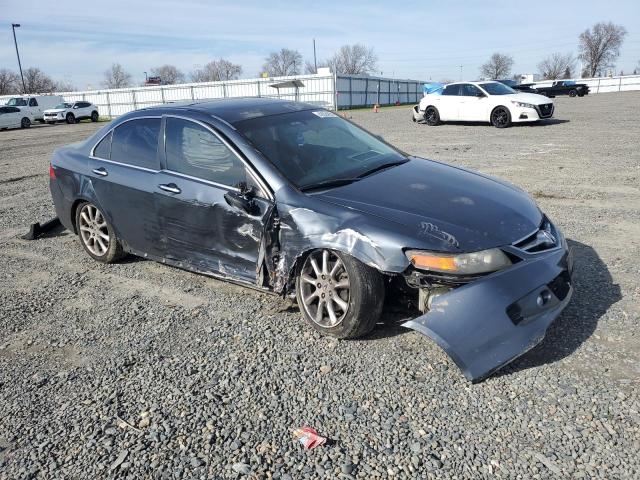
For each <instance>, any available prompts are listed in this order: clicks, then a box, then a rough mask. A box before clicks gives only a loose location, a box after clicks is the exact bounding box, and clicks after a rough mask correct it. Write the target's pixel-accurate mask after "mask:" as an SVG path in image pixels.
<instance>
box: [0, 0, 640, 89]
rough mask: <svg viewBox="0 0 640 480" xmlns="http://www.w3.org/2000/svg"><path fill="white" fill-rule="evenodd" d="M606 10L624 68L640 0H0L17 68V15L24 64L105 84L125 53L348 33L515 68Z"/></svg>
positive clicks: (141, 60) (136, 66)
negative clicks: (501, 59)
mask: <svg viewBox="0 0 640 480" xmlns="http://www.w3.org/2000/svg"><path fill="white" fill-rule="evenodd" d="M598 21H613V22H615V23H618V24H622V25H624V26H625V27H626V28H627V30H628V35H627V38H626V41H625V44H624V46H623V49H622V51H621V55H620V58H619V59H618V62H617V66H616V68H617V70H621V69H622V70H624V71H625V72H631V71H632V70H633V69H634V68H636V67H638V66H639V63H638V62H639V61H640V1H639V0H621V1H608V2H605V1H602V0H598V1H597V2H595V1H590V0H581V1H572V0H560V1H546V0H536V1H529V2H527V1H517V0H515V1H513V0H511V1H491V0H485V1H482V2H479V1H478V2H476V1H459V2H447V1H440V2H431V1H398V0H396V1H392V0H387V1H386V2H376V1H374V0H368V1H359V0H357V1H347V0H341V1H337V0H323V1H313V2H311V1H305V0H298V1H297V2H285V1H280V0H270V1H268V2H267V1H254V0H248V1H241V0H236V1H226V0H219V1H204V0H184V1H176V0H147V1H135V0H127V1H125V0H109V2H96V1H91V0H82V1H76V0H68V1H67V0H56V1H47V0H41V1H34V0H0V68H2V67H8V68H11V69H14V70H16V71H17V62H16V57H15V50H14V46H13V38H12V36H11V23H12V22H15V23H20V24H22V27H21V28H19V29H18V30H17V35H18V42H19V47H20V55H21V59H22V65H23V67H24V68H26V67H29V66H37V67H40V68H41V69H42V70H44V71H45V72H46V73H48V74H49V75H51V76H52V77H53V78H54V79H55V80H66V81H69V82H71V83H72V84H74V85H75V86H76V87H78V88H80V89H84V88H87V87H92V88H99V87H100V82H101V81H102V72H104V70H106V69H107V68H108V67H109V66H110V65H111V64H112V63H113V62H119V63H121V64H122V65H123V66H124V67H125V68H126V69H127V70H128V71H130V73H132V75H133V76H134V80H135V81H136V82H140V81H142V80H144V73H143V72H144V71H149V70H150V69H151V68H152V67H154V66H158V65H162V64H164V63H171V64H174V65H176V66H177V67H179V68H180V69H181V70H182V71H184V72H185V73H188V72H189V71H191V70H193V69H194V68H195V67H197V66H201V65H203V64H205V63H207V62H208V61H210V60H212V59H216V58H220V57H224V58H228V59H230V60H232V61H234V62H236V63H239V64H241V65H242V66H243V68H244V73H243V76H245V77H253V76H256V75H257V73H258V72H259V71H260V67H261V65H262V64H263V62H264V58H265V57H266V56H267V55H268V54H269V52H271V51H274V50H278V49H280V48H282V47H287V48H292V49H296V50H299V51H300V52H301V53H302V55H303V56H304V58H305V59H308V60H312V58H313V47H312V39H313V38H314V37H315V38H316V42H317V49H318V58H319V59H320V60H321V59H323V58H325V57H329V56H331V55H332V54H333V52H334V51H335V50H336V49H337V48H339V47H340V46H341V45H343V44H347V43H356V42H359V43H363V44H365V45H368V46H373V47H374V48H375V50H376V52H377V54H378V57H379V61H378V70H379V71H380V72H382V73H383V74H384V75H388V76H391V75H393V76H395V77H398V78H412V79H419V80H429V79H432V80H441V79H444V78H449V79H455V80H457V79H459V78H460V65H462V66H463V67H462V75H463V77H464V78H465V79H473V78H476V77H477V76H478V71H479V67H480V65H481V64H482V63H483V62H484V61H486V59H487V58H488V57H489V56H490V55H491V53H493V52H495V51H499V52H503V53H508V54H510V55H512V56H513V57H514V59H515V65H514V68H513V70H514V71H513V73H531V72H534V71H536V65H537V64H538V62H539V61H540V60H541V59H542V58H543V57H544V56H545V55H547V54H550V53H552V52H555V51H559V52H563V53H564V52H574V54H577V43H578V35H579V34H580V32H581V31H583V30H584V29H586V28H587V27H589V26H591V25H592V24H594V23H596V22H598Z"/></svg>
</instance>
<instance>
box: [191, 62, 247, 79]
mask: <svg viewBox="0 0 640 480" xmlns="http://www.w3.org/2000/svg"><path fill="white" fill-rule="evenodd" d="M241 74H242V67H241V66H240V65H237V64H235V63H232V62H230V61H229V60H225V59H224V58H221V59H220V60H214V61H212V62H209V63H207V64H206V65H205V66H204V67H202V68H198V69H196V70H194V71H193V72H191V74H190V77H191V80H192V81H194V82H218V81H221V80H235V79H237V78H238V77H239V76H240V75H241Z"/></svg>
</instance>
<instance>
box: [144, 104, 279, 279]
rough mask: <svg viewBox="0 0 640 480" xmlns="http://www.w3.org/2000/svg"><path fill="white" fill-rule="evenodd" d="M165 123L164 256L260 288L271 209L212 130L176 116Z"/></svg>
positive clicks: (160, 195) (160, 207)
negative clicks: (262, 252)
mask: <svg viewBox="0 0 640 480" xmlns="http://www.w3.org/2000/svg"><path fill="white" fill-rule="evenodd" d="M164 124H165V127H164V128H165V130H164V131H165V136H164V137H165V146H164V147H165V148H164V169H163V170H162V171H161V172H159V176H158V184H157V186H156V206H157V212H158V220H159V222H160V229H161V231H162V240H161V249H162V251H163V257H164V258H166V259H167V260H168V261H170V262H171V263H173V264H177V265H178V266H184V267H187V268H189V269H191V270H195V271H198V272H201V273H205V274H213V275H217V276H223V277H226V278H230V279H233V280H237V281H242V282H246V283H252V284H255V283H256V275H257V273H256V272H257V267H258V263H259V262H261V260H260V259H259V257H260V245H261V240H262V235H263V230H264V225H265V222H267V221H268V219H269V218H270V215H271V212H272V209H273V203H272V202H271V201H270V200H268V199H267V194H266V192H264V191H263V190H262V189H261V188H260V187H259V186H258V184H257V182H255V181H254V180H253V177H252V174H251V172H250V170H249V167H248V166H247V165H246V164H245V163H244V161H243V160H242V159H241V158H240V157H239V156H238V155H236V153H235V152H234V151H233V150H232V149H231V148H230V146H229V145H228V144H226V143H225V141H223V140H222V139H221V137H219V136H218V135H217V134H216V133H215V131H214V130H213V128H210V126H208V125H205V124H203V123H201V122H197V121H193V120H188V119H185V118H181V117H172V116H165V119H164ZM248 189H250V190H251V191H250V193H247V190H248Z"/></svg>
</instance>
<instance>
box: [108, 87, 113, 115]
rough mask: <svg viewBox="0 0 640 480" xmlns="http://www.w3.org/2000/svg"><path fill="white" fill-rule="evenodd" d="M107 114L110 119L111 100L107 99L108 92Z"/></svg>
mask: <svg viewBox="0 0 640 480" xmlns="http://www.w3.org/2000/svg"><path fill="white" fill-rule="evenodd" d="M107 112H108V114H109V118H112V117H113V116H112V115H111V98H110V97H109V92H107Z"/></svg>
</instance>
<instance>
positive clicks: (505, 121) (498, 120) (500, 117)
mask: <svg viewBox="0 0 640 480" xmlns="http://www.w3.org/2000/svg"><path fill="white" fill-rule="evenodd" d="M491 125H493V126H494V127H496V128H507V127H508V126H509V125H511V114H510V113H509V109H507V108H506V107H496V108H495V109H494V110H493V112H491Z"/></svg>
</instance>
